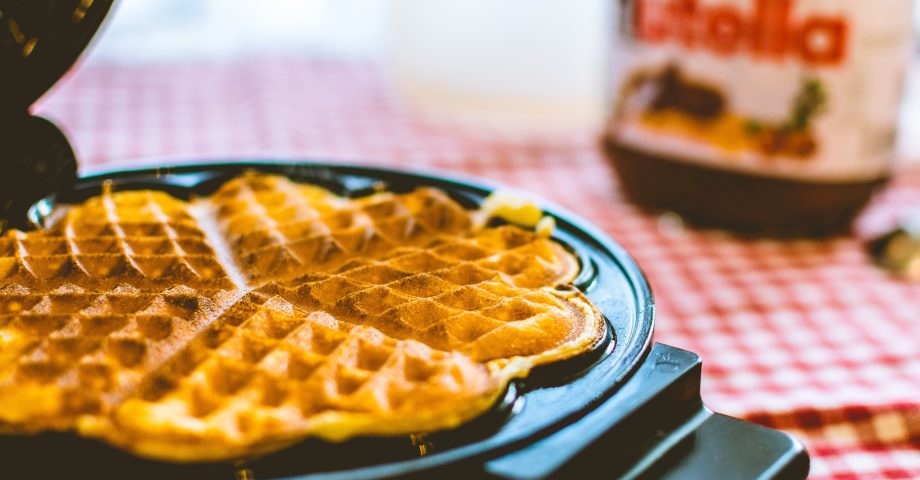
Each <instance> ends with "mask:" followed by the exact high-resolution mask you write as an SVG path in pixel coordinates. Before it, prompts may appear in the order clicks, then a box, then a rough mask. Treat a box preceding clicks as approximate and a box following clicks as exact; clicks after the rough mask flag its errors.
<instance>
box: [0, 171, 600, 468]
mask: <svg viewBox="0 0 920 480" xmlns="http://www.w3.org/2000/svg"><path fill="white" fill-rule="evenodd" d="M52 218H53V220H52V222H51V225H49V226H48V227H46V228H44V229H41V230H38V231H34V232H20V231H11V232H7V234H6V235H5V236H4V237H2V238H0V422H2V423H0V428H2V429H3V430H5V431H7V432H12V433H23V432H37V431H42V430H47V429H75V430H77V431H78V432H80V433H82V434H84V435H87V436H93V437H98V438H102V439H104V440H106V441H108V442H110V443H112V444H114V445H117V446H120V447H123V448H125V449H127V450H130V451H132V452H134V453H137V454H140V455H143V456H147V457H151V458H158V459H164V460H171V461H205V460H207V461H211V460H228V459H235V458H245V457H251V456H254V455H258V454H261V453H265V452H268V451H271V450H274V449H277V448H280V447H282V446H284V445H288V444H290V443H293V442H296V441H298V440H300V439H302V438H304V437H306V436H317V437H321V438H325V439H327V440H332V441H338V440H343V439H346V438H349V437H352V436H356V435H400V434H409V433H416V432H424V431H433V430H438V429H445V428H451V427H455V426H457V425H459V424H461V423H463V422H465V421H467V420H469V419H471V418H473V417H475V416H477V415H479V414H481V413H483V412H484V411H486V410H488V409H489V408H490V407H491V406H492V405H493V404H494V403H495V401H496V399H497V398H498V397H499V396H500V395H501V394H502V392H503V391H504V389H505V388H506V386H507V384H508V382H509V381H510V380H511V379H513V378H516V377H521V376H524V375H526V374H527V373H528V372H529V370H530V369H531V368H532V367H534V366H535V365H539V364H544V363H548V362H553V361H557V360H561V359H565V358H569V357H572V356H574V355H577V354H579V353H581V352H584V351H586V350H588V349H590V348H591V346H592V345H594V344H595V343H596V342H597V341H598V340H599V338H600V337H601V336H602V335H604V331H605V330H604V329H605V323H604V321H603V318H602V317H601V315H600V314H599V313H598V311H597V309H596V308H595V307H594V306H592V305H591V304H590V302H589V301H588V300H587V299H586V298H585V297H584V295H583V294H581V293H580V292H578V291H576V290H574V289H572V288H569V287H567V284H568V283H569V282H571V281H572V279H573V278H574V277H575V275H576V274H577V273H578V262H577V260H576V259H575V258H574V257H573V256H572V254H571V253H569V252H568V251H567V250H566V249H565V248H563V247H562V246H561V245H559V244H558V243H556V242H554V241H553V240H551V239H549V238H546V237H544V236H541V235H538V234H536V233H534V232H531V231H527V230H524V229H521V228H519V227H515V226H502V227H495V228H487V227H481V226H479V223H480V222H476V221H474V216H473V214H472V212H470V211H467V210H465V209H463V208H462V207H461V206H460V205H458V204H457V203H456V202H454V201H453V200H451V199H450V198H449V197H448V196H447V195H446V194H444V193H443V192H441V191H439V190H435V189H427V188H423V189H418V190H415V191H413V192H410V193H404V194H395V193H389V192H382V193H377V194H373V195H370V196H368V197H364V198H359V199H346V198H342V197H338V196H336V195H333V194H332V193H330V192H328V191H326V190H323V189H321V188H318V187H315V186H310V185H303V184H297V183H294V182H291V181H290V180H288V179H286V178H283V177H278V176H270V175H259V174H246V175H243V176H241V177H238V178H235V179H233V180H230V181H229V182H227V183H226V184H224V185H223V186H222V187H221V188H220V189H219V190H218V191H217V192H215V193H214V194H212V195H210V196H208V197H204V198H200V199H195V200H193V201H191V202H186V201H182V200H178V199H175V198H173V197H170V196H168V195H166V194H165V193H162V192H153V191H125V192H117V193H112V192H109V191H106V192H104V193H103V194H102V195H100V196H98V197H93V198H91V199H89V200H87V201H85V202H84V203H82V204H80V205H75V206H69V207H62V208H61V209H59V211H58V212H56V214H55V215H54V216H52Z"/></svg>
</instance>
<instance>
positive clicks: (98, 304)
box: [0, 285, 232, 431]
mask: <svg viewBox="0 0 920 480" xmlns="http://www.w3.org/2000/svg"><path fill="white" fill-rule="evenodd" d="M229 295H232V293H230V292H222V293H215V294H213V295H212V298H208V297H205V296H202V295H200V294H198V293H196V292H195V291H194V290H192V289H190V288H188V287H183V286H176V287H172V288H169V289H167V290H164V291H162V292H156V293H144V292H140V291H138V290H137V289H136V288H134V287H130V286H127V285H122V286H118V287H115V288H113V289H111V290H108V291H104V292H88V291H86V290H84V289H82V288H80V287H77V286H74V285H63V286H60V287H58V288H55V289H54V290H52V291H50V292H47V293H33V291H31V290H29V289H27V288H24V287H21V286H7V287H4V288H3V289H0V429H2V430H7V431H38V430H43V429H47V428H56V429H60V428H67V427H69V426H70V425H72V424H73V422H74V421H75V420H76V418H77V417H79V416H81V415H87V414H100V413H103V412H105V411H107V410H108V407H111V406H112V405H115V404H117V403H118V402H119V401H121V400H122V399H123V398H124V397H125V396H126V395H128V394H130V393H131V392H132V390H133V389H134V388H135V387H136V385H137V384H138V382H139V381H140V380H141V379H142V378H143V377H144V376H145V375H146V374H147V373H148V372H150V371H151V370H152V369H153V368H155V367H156V366H157V365H159V364H160V363H161V362H163V361H164V360H165V359H166V358H168V357H169V356H171V355H172V354H174V353H175V351H176V349H177V348H179V347H180V346H181V345H182V344H184V343H185V342H186V341H187V339H188V338H189V337H191V336H192V335H194V333H195V332H197V331H198V330H200V329H202V328H204V327H205V326H207V325H208V324H209V323H210V322H211V321H212V320H213V317H214V310H215V307H216V306H218V305H219V304H220V303H221V302H222V301H225V300H227V299H228V296H229Z"/></svg>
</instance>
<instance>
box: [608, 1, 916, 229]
mask: <svg viewBox="0 0 920 480" xmlns="http://www.w3.org/2000/svg"><path fill="white" fill-rule="evenodd" d="M912 3H913V2H912V0H873V1H871V2H869V1H866V0H619V1H618V10H619V11H618V12H617V15H618V18H619V22H617V25H616V34H615V36H614V39H613V76H612V90H611V93H612V95H611V102H612V109H611V115H610V121H609V124H608V126H607V128H606V130H605V135H604V140H603V143H604V149H605V150H606V153H607V154H608V156H609V158H610V159H611V161H612V162H613V164H614V166H615V168H616V170H617V172H618V174H619V176H620V178H621V183H622V185H623V189H624V191H625V193H626V194H627V195H628V196H629V197H631V198H632V199H633V200H635V201H636V202H638V203H640V204H643V205H646V206H649V207H652V208H661V209H668V210H672V211H675V212H678V213H680V214H682V215H684V216H686V217H688V218H689V219H691V220H694V221H696V222H697V223H703V224H710V225H716V226H723V227H729V228H735V229H738V230H742V231H747V232H754V233H766V234H780V235H822V234H829V233H834V232H838V231H841V230H845V229H846V228H847V227H848V226H849V224H850V221H851V220H852V218H853V217H854V215H855V214H856V213H858V212H859V210H860V209H861V208H862V207H863V206H864V205H865V204H866V202H867V201H868V200H869V198H870V196H871V195H872V193H873V192H874V191H875V190H876V189H877V188H878V187H879V186H881V185H882V184H884V182H885V181H886V179H887V178H888V175H889V172H890V168H891V160H892V156H893V152H894V145H895V130H896V124H897V117H898V108H899V104H900V100H901V95H902V87H903V80H904V74H905V71H906V67H907V64H908V62H909V60H910V57H911V51H912Z"/></svg>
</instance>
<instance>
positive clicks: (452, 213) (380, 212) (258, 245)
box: [211, 175, 471, 282]
mask: <svg viewBox="0 0 920 480" xmlns="http://www.w3.org/2000/svg"><path fill="white" fill-rule="evenodd" d="M211 202H212V203H213V204H214V206H215V208H216V215H217V218H218V221H219V222H220V225H221V229H222V231H223V232H224V234H225V235H226V237H227V239H228V240H229V243H230V246H231V248H232V250H233V253H234V254H235V255H236V257H237V259H238V260H239V262H240V264H241V266H242V269H243V270H245V272H246V274H247V276H248V277H249V278H250V279H251V280H252V281H254V282H259V281H263V280H267V279H278V278H290V277H292V276H297V275H302V274H304V273H308V272H323V271H329V270H331V269H335V268H336V267H338V266H339V265H342V264H343V263H345V262H347V261H349V260H351V259H353V258H359V257H367V256H375V255H379V254H381V253H385V252H387V251H389V250H392V249H393V248H396V247H400V246H405V245H420V246H423V245H425V244H427V243H431V242H434V241H436V240H437V239H438V238H439V236H440V235H452V234H459V233H461V232H465V231H468V230H469V229H470V226H471V220H470V216H469V214H468V212H466V211H465V210H463V208H462V207H460V206H459V205H457V204H456V203H455V202H454V201H452V200H451V199H450V198H448V197H447V195H445V194H444V193H443V192H440V191H438V190H434V189H430V188H421V189H418V190H415V191H414V192H411V193H408V194H403V195H396V194H393V193H380V194H377V195H371V196H369V197H366V198H360V199H357V200H348V199H344V198H340V197H336V196H334V195H332V194H331V193H329V192H328V191H326V190H323V189H321V188H319V187H314V186H310V185H301V184H296V183H294V182H291V181H290V180H288V179H286V178H284V177H277V176H265V175H244V176H242V177H239V178H236V179H233V180H231V181H229V182H227V183H226V184H225V185H224V186H223V187H221V189H220V190H218V191H217V193H215V194H214V195H213V196H212V197H211Z"/></svg>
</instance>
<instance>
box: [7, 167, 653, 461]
mask: <svg viewBox="0 0 920 480" xmlns="http://www.w3.org/2000/svg"><path fill="white" fill-rule="evenodd" d="M247 170H257V171H262V172H267V173H275V174H282V175H285V176H288V177H290V178H292V179H294V180H297V181H304V182H308V183H313V184H318V185H320V186H323V187H325V188H327V189H330V190H332V191H334V192H336V193H338V194H341V195H346V196H354V197H357V196H362V195H366V194H369V193H372V192H374V191H377V190H379V188H380V187H381V185H382V186H383V187H385V188H386V189H387V190H391V191H396V192H401V191H409V190H413V189H415V188H417V187H420V186H431V187H435V188H439V189H441V190H443V191H445V192H446V193H448V194H449V195H450V196H451V197H452V198H454V199H455V200H456V201H458V202H459V203H461V204H462V205H464V206H465V207H467V208H474V207H476V206H477V205H478V204H479V203H480V202H481V201H482V199H483V198H484V197H485V196H487V195H488V194H489V193H490V192H491V191H492V190H493V189H494V188H493V187H492V186H488V185H484V184H481V183H479V182H476V181H471V180H468V179H460V178H456V177H447V176H440V175H427V174H420V173H410V172H404V171H396V170H387V169H380V168H371V167H358V166H346V165H334V164H323V163H296V164H280V163H271V162H250V163H227V164H210V163H209V164H202V165H189V166H181V167H173V168H160V169H150V170H135V171H111V172H104V173H100V174H98V175H94V176H91V177H85V178H82V179H80V180H78V181H77V183H76V184H75V186H73V188H68V189H63V190H60V191H58V192H56V193H55V194H53V195H51V196H49V197H47V198H45V199H43V200H41V201H38V202H36V203H35V204H34V205H33V206H32V208H31V209H30V210H29V212H28V223H31V224H33V225H41V224H42V223H43V219H44V218H45V216H46V215H48V214H49V213H50V212H51V211H52V210H53V208H54V206H55V205H56V204H58V203H71V202H78V201H81V200H83V199H85V198H88V197H90V196H92V195H95V194H98V193H99V192H100V191H101V189H102V188H103V183H105V184H106V188H114V189H115V190H125V189H157V190H163V191H166V192H167V193H170V194H171V195H173V196H176V197H179V198H190V197H193V196H196V195H206V194H209V193H211V192H213V191H214V190H216V189H217V188H218V187H219V186H220V185H222V184H223V183H224V182H225V181H227V180H229V179H230V178H232V177H234V176H236V175H239V174H241V173H243V172H244V171H247ZM541 207H543V209H544V211H545V212H546V213H547V214H548V215H552V216H554V217H555V219H556V222H557V228H556V231H555V233H554V238H555V239H556V240H557V241H559V242H561V243H562V244H564V245H566V246H567V247H569V248H570V249H571V250H572V251H573V252H574V253H575V254H576V255H577V257H578V259H579V261H580V263H581V266H582V269H581V273H580V275H579V276H578V278H577V279H576V280H575V281H574V282H573V283H574V286H575V287H576V288H579V289H580V290H582V291H584V292H585V293H586V295H587V296H588V297H589V298H590V299H591V301H592V302H594V304H595V305H597V307H598V308H599V309H600V310H601V312H602V313H603V314H604V316H605V318H606V320H607V322H608V331H609V333H610V336H609V338H608V339H607V341H605V342H601V343H599V344H598V345H596V346H595V348H594V349H593V350H592V351H590V352H588V353H586V354H584V355H582V356H580V357H576V358H574V359H571V360H567V361H563V362H560V363H558V364H551V365H546V366H542V367H539V368H538V369H535V371H534V372H532V374H531V375H530V376H528V377H527V378H525V379H523V380H520V381H517V382H515V383H514V384H512V386H511V387H509V391H508V393H507V394H506V395H505V398H504V400H503V401H502V402H500V404H499V405H497V406H496V407H495V409H493V411H492V412H489V413H487V414H486V415H484V417H483V418H481V419H477V420H474V421H473V422H471V423H470V424H468V425H465V426H462V427H460V428H459V429H457V430H456V431H450V432H443V433H438V434H433V435H431V436H429V437H427V438H426V439H425V442H424V445H421V447H422V448H419V447H420V445H417V444H415V443H411V442H410V441H409V439H407V438H405V437H399V438H396V439H357V440H354V441H349V442H346V443H345V444H341V445H332V444H326V443H324V442H321V441H318V440H311V439H308V440H306V441H305V442H303V443H302V444H300V445H298V446H294V447H291V448H288V449H286V450H283V451H281V452H279V453H277V454H273V455H270V456H268V457H264V458H262V459H258V460H255V461H253V462H250V463H246V464H242V465H236V466H234V467H233V468H235V469H240V468H243V469H248V470H251V471H252V473H254V475H255V478H275V477H291V476H299V475H317V474H318V475H320V476H324V475H340V474H345V475H346V476H347V477H353V476H358V477H364V478H375V477H387V476H390V475H393V474H397V475H402V474H407V473H418V472H421V471H427V470H430V469H432V468H438V467H441V466H446V465H454V464H461V463H468V462H470V461H476V460H477V459H478V460H479V461H482V460H484V459H486V458H489V457H493V456H494V455H496V454H500V453H501V452H508V451H511V450H514V449H517V448H520V447H522V446H524V445H527V444H529V443H531V442H533V441H535V440H536V439H539V438H541V437H543V436H545V435H547V434H548V433H550V432H552V431H555V430H556V429H559V428H562V427H564V426H565V425H568V424H570V423H571V422H573V421H576V420H577V419H579V418H582V417H583V416H584V415H586V414H587V413H588V412H590V411H592V410H593V409H594V408H596V407H597V406H598V405H600V404H602V403H603V402H604V401H606V400H607V399H608V398H610V396H611V395H613V394H615V392H616V391H617V389H618V388H619V387H620V386H621V385H622V384H623V383H624V382H625V381H626V380H627V379H628V378H629V377H630V376H631V375H632V374H633V373H634V372H635V371H636V369H637V368H638V367H639V366H640V365H641V363H642V362H643V360H644V358H645V356H646V355H647V353H648V352H649V350H650V347H651V343H652V330H653V317H654V314H653V312H654V307H653V301H652V296H651V292H650V290H649V286H648V284H647V282H646V280H645V278H644V276H643V275H642V273H641V271H640V270H639V268H638V267H637V265H636V264H635V262H634V261H633V260H632V259H631V258H630V257H629V255H628V254H627V253H626V252H625V251H624V250H623V249H622V248H621V247H620V246H619V245H617V244H616V243H615V242H613V241H612V240H610V239H609V238H608V237H607V236H606V235H604V234H603V233H602V232H600V231H598V230H597V229H595V228H594V227H592V226H591V225H590V224H588V223H587V222H585V221H583V220H581V219H579V218H578V217H576V216H575V215H573V214H571V213H569V212H566V211H564V210H563V209H561V208H558V207H555V206H551V205H546V204H543V205H541ZM34 442H39V443H38V445H36V444H34ZM42 442H44V443H42ZM48 442H50V445H52V448H54V449H55V450H58V451H66V456H67V458H68V460H69V462H65V463H64V464H67V465H68V468H79V465H81V464H86V463H87V462H90V463H92V464H100V462H104V464H105V465H106V466H107V467H106V469H104V470H106V471H113V472H119V471H120V472H123V473H126V474H127V473H132V474H133V473H137V472H148V473H151V475H152V476H154V477H162V476H175V475H178V476H184V475H188V474H192V473H193V471H194V475H195V476H197V477H207V476H210V474H213V473H217V474H218V476H225V475H226V474H223V475H221V474H220V472H225V471H226V470H225V469H226V468H229V467H228V466H227V465H210V466H208V465H199V466H195V467H188V466H186V467H176V466H173V465H167V464H159V463H156V462H148V461H145V460H140V459H137V458H134V457H131V456H130V455H128V454H124V453H121V452H118V451H115V450H114V449H111V448H109V447H106V446H104V445H101V444H96V443H94V442H91V441H86V440H82V439H76V438H68V437H67V436H64V437H63V438H62V437H61V436H60V434H56V435H55V434H52V435H51V438H50V440H49V437H48V436H45V438H44V439H43V438H41V437H40V438H37V439H32V440H27V441H24V440H23V439H21V438H17V439H11V440H2V439H0V444H2V447H3V448H4V450H6V451H7V452H9V451H11V450H14V451H15V450H25V451H46V447H45V446H46V445H49V443H48ZM355 452H361V455H356V454H355ZM369 452H373V453H369ZM24 454H26V452H24ZM360 457H366V458H363V459H362V458H360ZM91 459H95V460H91ZM305 459H309V461H306V460H305ZM318 459H321V460H318ZM190 468H191V470H190ZM94 470H95V471H99V469H98V468H95V469H94Z"/></svg>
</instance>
